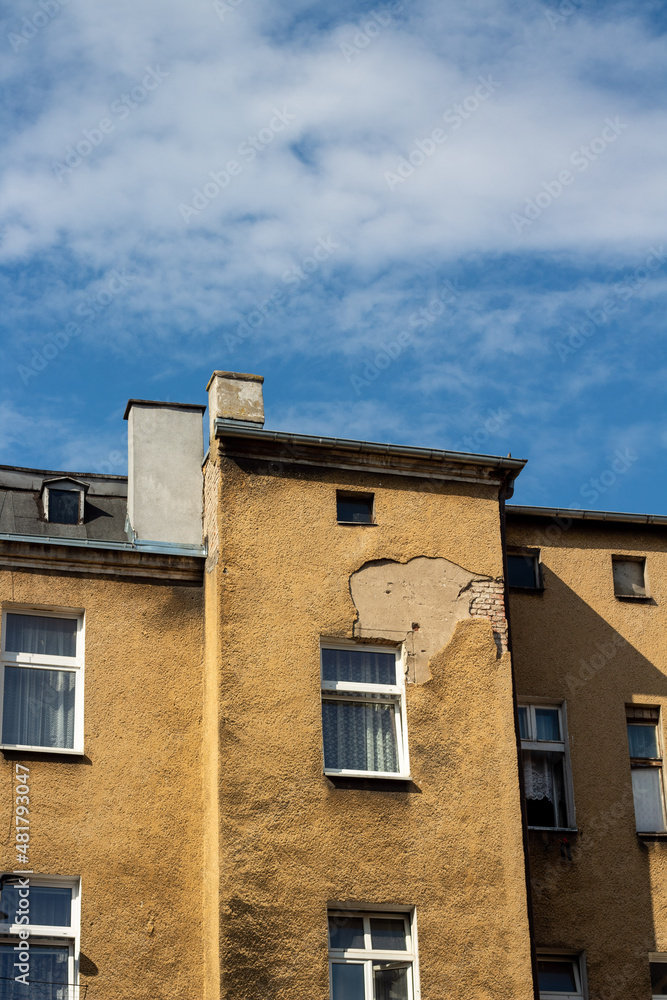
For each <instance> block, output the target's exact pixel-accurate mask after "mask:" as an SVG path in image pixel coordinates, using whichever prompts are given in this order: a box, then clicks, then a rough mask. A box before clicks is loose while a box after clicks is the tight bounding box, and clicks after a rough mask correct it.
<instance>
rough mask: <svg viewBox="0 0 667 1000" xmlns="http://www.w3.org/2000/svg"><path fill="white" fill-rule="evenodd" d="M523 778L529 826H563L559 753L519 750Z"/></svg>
mask: <svg viewBox="0 0 667 1000" xmlns="http://www.w3.org/2000/svg"><path fill="white" fill-rule="evenodd" d="M521 756H522V758H523V781H524V788H525V793H526V812H527V818H528V825H529V826H567V808H566V803H565V779H564V770H563V754H562V753H556V752H554V751H543V750H523V751H522V753H521Z"/></svg>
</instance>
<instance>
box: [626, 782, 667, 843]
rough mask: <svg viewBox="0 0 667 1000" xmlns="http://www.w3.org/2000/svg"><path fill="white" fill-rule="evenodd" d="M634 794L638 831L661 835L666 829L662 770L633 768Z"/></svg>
mask: <svg viewBox="0 0 667 1000" xmlns="http://www.w3.org/2000/svg"><path fill="white" fill-rule="evenodd" d="M632 794H633V796H634V800H635V820H636V823H637V830H639V831H640V832H643V833H660V832H663V831H664V829H665V817H664V815H663V809H662V793H661V790H660V768H658V767H633V769H632Z"/></svg>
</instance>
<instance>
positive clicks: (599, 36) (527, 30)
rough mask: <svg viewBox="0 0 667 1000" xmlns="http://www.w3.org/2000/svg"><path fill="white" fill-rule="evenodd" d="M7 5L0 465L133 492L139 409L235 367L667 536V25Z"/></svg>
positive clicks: (537, 495)
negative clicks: (647, 516) (516, 466)
mask: <svg viewBox="0 0 667 1000" xmlns="http://www.w3.org/2000/svg"><path fill="white" fill-rule="evenodd" d="M286 6H287V7H288V10H287V11H286V10H285V7H286ZM6 10H7V14H6V16H5V17H4V19H3V21H2V24H1V29H0V43H2V44H4V45H5V55H4V58H3V60H2V70H1V72H2V75H3V77H4V79H3V84H4V92H5V95H6V101H5V105H4V107H3V110H2V131H1V133H0V134H1V135H2V139H1V141H2V144H3V146H4V149H3V154H4V155H3V157H2V160H3V163H4V164H5V169H4V173H3V175H2V179H1V180H0V206H1V208H2V219H3V222H2V228H1V236H2V242H1V244H0V283H1V287H2V293H3V303H4V308H3V311H2V321H1V322H2V340H1V343H0V365H1V370H2V375H3V378H2V396H1V399H0V462H1V463H4V464H15V465H21V466H28V467H38V468H52V469H69V470H72V471H79V472H84V471H107V472H109V471H115V472H124V471H125V449H126V445H125V433H126V424H125V423H124V422H123V420H122V413H123V409H124V405H125V402H126V400H127V399H128V398H130V397H138V398H144V399H146V398H149V399H164V400H172V401H180V402H205V401H206V399H205V391H204V390H205V386H206V382H207V380H208V377H209V375H210V373H211V371H213V370H214V369H231V370H236V371H251V372H256V373H259V374H262V375H264V376H265V384H264V391H265V405H266V414H267V427H270V428H273V429H281V430H293V431H298V432H303V433H318V434H327V435H333V436H342V437H355V438H364V439H370V440H376V441H391V442H397V443H408V444H416V445H424V446H428V447H439V448H458V449H460V450H475V451H481V452H484V453H491V454H500V455H506V454H507V453H508V452H511V453H512V455H514V456H516V457H522V458H527V459H529V465H528V467H527V468H526V470H525V471H524V472H523V473H522V474H521V476H520V479H519V482H518V484H517V491H516V494H515V502H518V503H526V504H538V505H552V506H556V505H558V506H576V507H597V508H599V509H610V510H629V511H646V512H655V513H667V502H666V501H665V499H664V493H665V489H664V486H665V473H664V468H665V462H666V460H667V419H666V417H665V407H664V405H663V399H664V394H665V389H664V387H665V382H666V376H667V343H666V338H665V316H666V315H667V310H666V308H665V306H666V305H667V227H666V225H665V223H666V218H667V201H666V199H665V182H664V177H665V145H666V140H665V136H666V135H667V112H666V111H665V90H666V79H665V77H666V75H667V52H666V49H667V45H666V38H665V30H666V28H667V5H665V4H662V3H660V4H659V3H651V2H645V3H642V4H638V3H613V2H608V3H600V2H594V0H548V2H547V0H544V2H521V0H518V2H517V0H514V2H512V3H510V2H502V0H469V2H466V3H465V4H461V3H460V0H456V2H454V0H389V2H387V3H383V2H382V0H377V2H374V3H371V2H368V3H361V2H355V3H352V2H340V3H338V4H336V5H335V8H334V9H332V5H330V4H323V3H321V2H319V3H309V2H306V0H295V2H292V3H291V4H289V5H285V4H279V3H277V2H275V0H215V2H212V0H198V2H197V3H193V4H184V3H182V2H180V0H179V2H176V0H142V2H141V3H140V4H137V3H136V0H133V2H132V3H131V2H130V0H117V2H116V3H114V4H113V5H103V4H86V3H85V2H84V0H69V2H67V3H64V4H63V3H62V2H61V0H41V3H40V2H39V0H34V2H33V0H17V2H16V3H14V4H13V5H11V7H8V8H6ZM619 456H621V457H619ZM621 468H622V471H618V470H620V469H621ZM613 470H616V471H613ZM596 484H597V485H596Z"/></svg>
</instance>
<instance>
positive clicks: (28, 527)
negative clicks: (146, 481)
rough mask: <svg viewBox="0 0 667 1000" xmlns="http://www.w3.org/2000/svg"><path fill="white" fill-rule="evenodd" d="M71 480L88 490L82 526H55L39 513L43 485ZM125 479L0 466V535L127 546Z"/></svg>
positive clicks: (122, 477)
mask: <svg viewBox="0 0 667 1000" xmlns="http://www.w3.org/2000/svg"><path fill="white" fill-rule="evenodd" d="M65 478H67V479H73V478H75V479H76V480H77V481H78V482H82V483H85V484H86V485H87V486H88V490H87V494H86V500H85V504H84V521H83V524H54V523H53V522H51V521H46V520H45V519H44V516H43V513H42V506H41V500H40V492H41V489H42V484H43V483H44V481H45V480H46V481H48V480H53V479H65ZM126 515H127V477H126V476H103V475H100V474H99V473H85V472H76V473H72V472H56V471H51V470H45V469H20V468H16V467H13V466H7V465H0V535H30V536H37V537H41V538H62V539H73V540H80V541H90V542H95V541H105V542H127V540H128V538H127V534H126V533H125V518H126Z"/></svg>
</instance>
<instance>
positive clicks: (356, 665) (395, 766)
mask: <svg viewBox="0 0 667 1000" xmlns="http://www.w3.org/2000/svg"><path fill="white" fill-rule="evenodd" d="M402 667H403V662H402V657H401V652H400V651H399V650H397V649H394V648H391V649H387V647H386V646H384V647H381V648H377V647H373V646H343V645H340V646H333V645H331V646H329V645H327V646H325V647H323V648H322V730H323V738H324V770H325V773H326V774H340V775H345V774H348V775H366V776H367V775H375V776H376V777H384V778H386V777H392V778H401V777H402V778H407V777H408V775H409V773H410V768H409V763H408V750H407V741H406V719H405V684H404V671H403V669H402Z"/></svg>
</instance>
